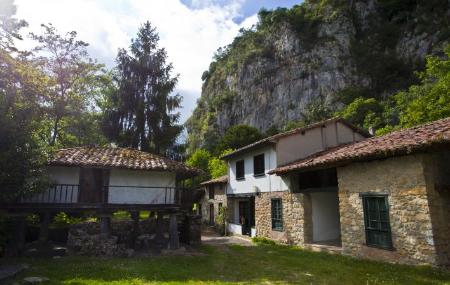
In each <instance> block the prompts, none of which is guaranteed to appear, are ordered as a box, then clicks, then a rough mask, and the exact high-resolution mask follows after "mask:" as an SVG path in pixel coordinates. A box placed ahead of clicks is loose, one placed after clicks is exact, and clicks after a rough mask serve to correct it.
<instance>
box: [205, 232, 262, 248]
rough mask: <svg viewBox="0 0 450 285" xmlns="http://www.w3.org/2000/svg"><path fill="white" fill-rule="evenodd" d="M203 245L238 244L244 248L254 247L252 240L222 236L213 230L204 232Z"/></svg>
mask: <svg viewBox="0 0 450 285" xmlns="http://www.w3.org/2000/svg"><path fill="white" fill-rule="evenodd" d="M202 244H206V245H214V246H223V245H230V244H237V245H242V246H253V245H254V244H253V243H252V241H251V240H250V238H246V237H240V236H220V235H218V234H217V233H215V232H214V230H213V229H211V228H205V229H203V231H202Z"/></svg>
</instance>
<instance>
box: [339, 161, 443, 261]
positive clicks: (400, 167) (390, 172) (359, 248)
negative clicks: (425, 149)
mask: <svg viewBox="0 0 450 285" xmlns="http://www.w3.org/2000/svg"><path fill="white" fill-rule="evenodd" d="M337 173H338V181H339V201H340V204H339V207H340V216H341V235H342V247H343V253H344V254H349V255H355V256H362V257H368V258H373V259H380V260H385V261H395V262H402V263H427V264H437V263H438V261H437V255H436V249H435V246H434V239H433V225H432V222H431V216H430V207H429V201H428V192H427V183H426V179H425V175H424V155H409V156H403V157H394V158H389V159H385V160H378V161H372V162H365V163H353V164H351V165H348V166H345V167H341V168H338V171H337ZM360 193H384V194H388V202H389V207H390V209H389V218H390V225H391V231H392V242H393V247H394V249H393V250H383V249H378V248H374V247H368V246H366V245H365V242H366V239H365V230H364V214H363V205H362V199H361V197H360Z"/></svg>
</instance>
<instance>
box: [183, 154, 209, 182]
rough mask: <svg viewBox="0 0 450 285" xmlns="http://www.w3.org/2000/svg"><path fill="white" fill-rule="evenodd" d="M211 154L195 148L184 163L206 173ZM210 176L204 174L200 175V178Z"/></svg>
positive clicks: (204, 178) (203, 178)
mask: <svg viewBox="0 0 450 285" xmlns="http://www.w3.org/2000/svg"><path fill="white" fill-rule="evenodd" d="M211 157H212V155H211V153H209V152H208V151H207V150H204V149H197V150H196V151H195V152H194V153H193V154H192V155H191V156H190V157H189V158H188V159H187V161H186V164H187V165H188V166H191V167H196V168H198V169H201V170H203V171H204V172H205V173H208V166H209V160H210V159H211ZM209 177H210V176H209V174H206V175H205V176H204V177H201V180H206V179H208V178H209Z"/></svg>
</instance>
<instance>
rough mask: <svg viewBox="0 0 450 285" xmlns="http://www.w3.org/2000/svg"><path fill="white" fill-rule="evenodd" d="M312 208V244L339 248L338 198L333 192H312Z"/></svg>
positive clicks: (335, 192) (335, 191)
mask: <svg viewBox="0 0 450 285" xmlns="http://www.w3.org/2000/svg"><path fill="white" fill-rule="evenodd" d="M310 195H311V206H312V225H313V227H312V230H313V232H312V242H313V243H317V244H324V245H333V246H341V225H340V218H339V216H340V214H339V198H338V193H337V189H336V190H334V191H323V192H313V193H311V194H310Z"/></svg>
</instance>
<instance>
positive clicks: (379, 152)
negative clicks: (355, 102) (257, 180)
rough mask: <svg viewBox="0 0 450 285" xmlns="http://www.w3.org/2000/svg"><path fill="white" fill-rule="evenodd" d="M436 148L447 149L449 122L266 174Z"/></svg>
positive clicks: (347, 147) (332, 151)
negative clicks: (445, 147) (443, 147)
mask: <svg viewBox="0 0 450 285" xmlns="http://www.w3.org/2000/svg"><path fill="white" fill-rule="evenodd" d="M439 146H450V118H446V119H442V120H438V121H435V122H431V123H427V124H424V125H420V126H417V127H413V128H409V129H404V130H399V131H395V132H392V133H389V134H386V135H384V136H379V137H373V138H369V139H366V140H363V141H360V142H356V143H352V144H347V145H343V146H338V147H335V148H332V149H329V150H325V151H322V152H318V153H315V154H313V155H311V156H309V157H307V158H303V159H301V160H298V161H295V162H292V163H289V164H287V165H284V166H281V167H278V168H276V169H274V170H272V171H271V172H270V173H271V174H273V173H276V174H283V173H286V172H290V171H294V170H305V169H309V168H320V167H327V166H337V165H343V164H346V163H350V162H353V161H365V160H372V159H379V158H386V157H392V156H399V155H406V154H410V153H414V152H419V151H424V150H426V149H429V148H432V147H439Z"/></svg>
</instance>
